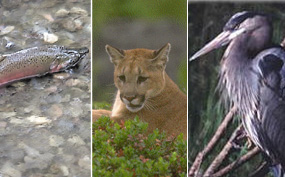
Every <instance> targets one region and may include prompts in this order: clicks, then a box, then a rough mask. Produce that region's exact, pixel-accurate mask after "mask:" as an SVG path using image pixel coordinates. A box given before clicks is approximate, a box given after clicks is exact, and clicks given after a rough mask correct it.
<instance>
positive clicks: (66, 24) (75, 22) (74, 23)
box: [62, 17, 83, 32]
mask: <svg viewBox="0 0 285 177" xmlns="http://www.w3.org/2000/svg"><path fill="white" fill-rule="evenodd" d="M62 26H63V28H65V29H66V30H68V31H70V32H75V31H78V30H80V29H82V28H83V22H82V21H81V20H80V19H74V18H71V17H70V18H66V19H63V20H62Z"/></svg>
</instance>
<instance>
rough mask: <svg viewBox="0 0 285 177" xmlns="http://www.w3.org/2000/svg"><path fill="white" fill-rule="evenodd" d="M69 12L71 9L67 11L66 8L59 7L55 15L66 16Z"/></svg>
mask: <svg viewBox="0 0 285 177" xmlns="http://www.w3.org/2000/svg"><path fill="white" fill-rule="evenodd" d="M68 14H69V11H67V10H66V9H59V10H58V11H57V12H56V13H55V16H56V17H66V16H67V15H68Z"/></svg>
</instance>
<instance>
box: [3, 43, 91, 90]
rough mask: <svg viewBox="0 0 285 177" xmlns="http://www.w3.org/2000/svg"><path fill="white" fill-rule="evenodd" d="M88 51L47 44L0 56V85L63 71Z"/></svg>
mask: <svg viewBox="0 0 285 177" xmlns="http://www.w3.org/2000/svg"><path fill="white" fill-rule="evenodd" d="M88 52H89V50H88V49H87V48H80V49H67V48H65V47H63V46H56V45H48V46H41V47H33V48H28V49H24V50H21V51H18V52H15V53H12V54H6V55H2V56H0V87H1V86H5V85H8V84H10V83H12V82H14V81H18V80H22V79H26V78H31V77H37V76H42V75H45V74H48V73H54V72H59V71H64V70H66V69H68V68H70V67H73V66H75V65H76V64H77V63H78V62H80V61H81V59H83V58H84V57H85V55H86V54H87V53H88Z"/></svg>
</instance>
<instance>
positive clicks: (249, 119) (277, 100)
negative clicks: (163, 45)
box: [190, 11, 285, 175]
mask: <svg viewBox="0 0 285 177" xmlns="http://www.w3.org/2000/svg"><path fill="white" fill-rule="evenodd" d="M271 40H272V24H271V20H270V19H269V18H268V17H267V16H266V15H265V14H261V13H253V12H247V11H244V12H239V13H236V14H235V15H234V16H232V17H231V18H230V19H229V21H228V22H227V23H226V25H225V26H224V28H223V32H222V33H220V34H219V35H218V36H217V37H216V38H215V39H213V40H212V41H211V42H209V43H208V44H206V45H205V46H204V47H203V48H202V49H201V50H199V51H198V52H197V53H195V54H194V55H193V56H192V57H191V58H190V60H194V59H196V58H198V57H199V56H201V55H204V54H206V53H208V52H210V51H211V50H213V49H216V48H219V47H222V46H224V45H226V44H229V45H228V47H227V49H226V51H225V53H224V55H223V58H222V61H221V70H220V82H219V87H220V88H221V89H222V90H223V91H225V92H226V95H227V96H228V98H229V99H230V101H231V102H232V103H233V104H234V105H236V106H237V107H238V110H239V113H240V115H241V117H242V123H243V126H244V128H245V130H246V132H247V134H248V135H249V137H250V139H251V140H252V141H253V142H254V143H255V144H256V145H257V146H258V147H260V149H261V150H263V151H264V152H265V153H266V154H267V155H268V156H269V157H270V159H271V160H272V164H273V165H276V166H275V167H277V168H275V169H278V170H279V171H278V175H282V174H283V173H284V170H285V92H284V88H285V66H283V62H285V51H284V50H283V49H282V48H281V47H279V46H277V45H275V46H274V45H272V42H271ZM275 174H276V173H275Z"/></svg>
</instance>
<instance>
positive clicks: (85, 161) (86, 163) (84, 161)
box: [78, 156, 91, 169]
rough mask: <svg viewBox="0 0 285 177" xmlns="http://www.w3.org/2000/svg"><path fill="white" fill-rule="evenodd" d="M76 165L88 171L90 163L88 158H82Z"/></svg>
mask: <svg viewBox="0 0 285 177" xmlns="http://www.w3.org/2000/svg"><path fill="white" fill-rule="evenodd" d="M78 165H79V166H80V167H82V168H84V169H90V166H91V161H90V158H89V157H88V156H84V157H83V158H82V159H79V161H78Z"/></svg>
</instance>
